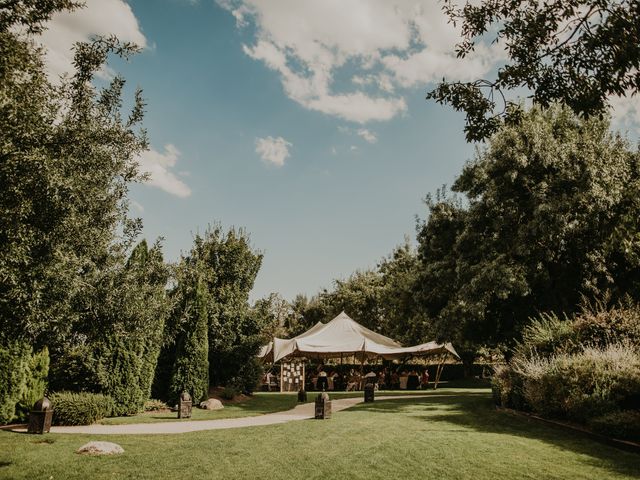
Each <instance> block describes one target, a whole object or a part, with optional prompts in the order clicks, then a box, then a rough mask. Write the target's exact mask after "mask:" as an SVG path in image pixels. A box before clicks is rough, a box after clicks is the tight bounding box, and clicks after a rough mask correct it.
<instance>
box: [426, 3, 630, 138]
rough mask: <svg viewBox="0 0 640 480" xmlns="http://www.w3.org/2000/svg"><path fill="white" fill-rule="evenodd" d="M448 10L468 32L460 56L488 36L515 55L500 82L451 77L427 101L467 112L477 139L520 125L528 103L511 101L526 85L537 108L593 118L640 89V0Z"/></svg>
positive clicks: (452, 5) (469, 130)
mask: <svg viewBox="0 0 640 480" xmlns="http://www.w3.org/2000/svg"><path fill="white" fill-rule="evenodd" d="M444 9H445V11H446V12H447V14H448V15H449V17H450V19H451V20H452V21H453V22H455V23H457V24H459V25H461V28H462V30H461V31H462V41H461V43H460V44H459V45H458V47H457V55H458V57H465V56H467V55H468V54H470V53H471V52H473V50H474V47H475V45H476V42H477V41H478V40H479V39H480V38H482V37H484V36H486V35H487V32H490V34H491V35H494V36H495V38H496V39H500V40H501V44H502V45H504V48H505V50H506V53H507V57H508V60H507V61H506V63H505V65H503V66H501V67H500V68H498V71H497V74H496V79H495V80H476V81H472V82H447V81H446V80H443V82H442V83H441V84H440V85H439V86H438V87H437V88H436V89H435V90H433V91H431V92H429V94H428V96H427V98H431V99H435V100H436V101H437V102H439V103H449V104H451V106H453V107H454V108H455V109H456V110H458V111H460V110H461V111H464V112H465V113H466V115H467V123H466V126H465V132H466V135H467V139H468V140H469V141H472V140H482V139H485V138H488V137H489V136H490V135H491V134H493V133H495V132H496V131H497V130H498V129H499V128H500V125H501V124H502V120H506V122H507V123H515V122H518V121H519V120H520V118H521V116H522V110H521V108H520V106H519V105H518V104H514V103H513V102H510V101H507V100H506V99H505V95H506V92H507V91H509V90H516V89H521V88H524V89H526V90H529V91H531V93H532V98H533V101H534V103H535V104H537V105H541V106H543V107H548V106H550V105H551V104H553V103H554V102H561V103H564V104H566V105H568V106H569V107H570V108H571V109H572V110H573V111H574V112H576V113H577V114H580V115H583V116H585V117H589V116H598V115H601V114H603V113H606V111H607V107H608V105H609V99H610V97H612V96H626V95H634V94H636V93H638V92H640V82H639V79H640V76H639V75H640V74H639V73H638V63H639V62H640V46H639V45H640V43H639V42H638V41H637V39H638V35H639V33H640V27H638V21H637V20H638V13H639V9H640V7H639V6H638V2H637V1H625V2H620V1H617V0H564V1H562V2H530V1H528V0H484V1H482V2H480V3H479V4H471V3H469V2H466V3H465V5H464V6H463V7H461V8H460V7H458V6H456V5H455V2H454V1H452V0H447V1H446V2H445V6H444Z"/></svg>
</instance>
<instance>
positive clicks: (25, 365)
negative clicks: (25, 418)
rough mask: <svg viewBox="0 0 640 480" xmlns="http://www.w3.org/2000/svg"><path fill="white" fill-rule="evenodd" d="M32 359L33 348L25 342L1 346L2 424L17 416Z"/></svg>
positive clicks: (0, 405) (0, 399) (0, 387)
mask: <svg viewBox="0 0 640 480" xmlns="http://www.w3.org/2000/svg"><path fill="white" fill-rule="evenodd" d="M30 358H31V347H29V345H27V344H26V343H24V342H19V341H13V342H8V343H7V344H4V345H2V344H0V424H5V423H9V422H10V421H11V420H12V419H13V418H14V416H15V411H16V404H17V403H18V401H19V400H20V398H21V397H22V396H23V395H24V393H25V391H26V386H27V380H28V378H29V361H30Z"/></svg>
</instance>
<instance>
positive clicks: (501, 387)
mask: <svg viewBox="0 0 640 480" xmlns="http://www.w3.org/2000/svg"><path fill="white" fill-rule="evenodd" d="M492 387H493V391H494V400H496V403H498V404H499V405H500V406H502V407H505V408H514V409H516V410H525V411H526V410H529V409H530V408H529V405H528V404H527V402H526V400H525V397H524V393H523V385H522V377H521V376H520V375H518V374H517V373H516V372H514V371H513V369H512V368H511V367H509V366H507V365H500V366H498V367H496V369H495V373H494V375H493V379H492Z"/></svg>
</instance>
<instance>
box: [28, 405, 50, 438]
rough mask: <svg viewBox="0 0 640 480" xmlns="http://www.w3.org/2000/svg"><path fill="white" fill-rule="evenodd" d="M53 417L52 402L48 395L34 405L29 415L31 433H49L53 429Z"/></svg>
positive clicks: (29, 430)
mask: <svg viewBox="0 0 640 480" xmlns="http://www.w3.org/2000/svg"><path fill="white" fill-rule="evenodd" d="M52 418H53V409H52V408H51V402H50V401H49V399H48V398H47V397H43V398H41V399H40V400H38V401H37V402H36V403H35V404H34V405H33V410H31V414H30V415H29V427H28V428H27V432H29V433H49V430H51V419H52Z"/></svg>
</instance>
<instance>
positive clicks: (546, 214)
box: [418, 107, 640, 346]
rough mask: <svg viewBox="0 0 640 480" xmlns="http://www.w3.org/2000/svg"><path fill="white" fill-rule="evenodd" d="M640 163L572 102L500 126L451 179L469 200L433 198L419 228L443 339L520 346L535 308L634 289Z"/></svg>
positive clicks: (427, 301)
mask: <svg viewBox="0 0 640 480" xmlns="http://www.w3.org/2000/svg"><path fill="white" fill-rule="evenodd" d="M639 165H640V164H639V157H638V154H637V152H631V151H630V150H629V148H628V145H627V143H626V142H625V141H624V140H623V139H621V138H620V137H618V136H615V135H613V134H611V133H610V132H609V130H608V122H607V121H605V120H597V119H591V120H580V119H578V118H577V117H576V116H575V115H573V114H572V113H571V111H569V110H568V109H566V108H560V107H553V108H550V109H548V110H544V111H543V110H541V109H539V108H533V109H531V110H530V111H529V112H527V113H526V115H524V116H523V119H522V122H521V123H520V124H519V125H517V126H507V127H505V128H503V129H502V130H500V132H498V133H497V134H496V135H495V136H494V137H493V138H492V139H491V142H490V143H489V145H488V146H487V148H486V149H484V150H482V151H480V152H479V153H478V156H477V158H476V159H475V161H473V162H471V163H469V164H467V165H466V166H465V168H464V170H463V172H462V174H461V175H460V176H459V177H458V179H457V180H456V182H455V184H454V187H453V188H454V190H455V191H456V192H459V193H461V194H464V195H466V197H467V199H468V205H467V206H462V205H461V204H460V202H458V201H456V199H446V198H445V199H442V200H440V201H437V202H431V203H429V210H430V214H429V218H428V220H427V222H426V223H425V224H424V225H423V226H422V227H421V229H420V231H419V234H418V241H419V248H418V254H419V259H420V263H421V267H420V270H421V275H420V278H419V287H418V292H419V293H418V295H419V302H420V304H421V306H422V307H423V309H424V310H425V312H426V313H427V314H428V317H429V319H430V320H431V321H432V322H433V327H434V329H435V331H436V334H437V336H438V338H441V339H449V340H450V341H452V342H453V343H454V344H455V345H456V346H458V345H464V344H465V342H469V343H471V344H476V345H478V344H487V345H489V346H497V345H500V344H502V343H507V344H511V345H513V341H514V339H518V338H520V336H521V334H522V331H523V329H524V328H525V327H526V325H528V324H529V319H530V318H531V317H533V316H535V315H536V314H537V313H538V312H540V311H543V312H550V313H555V314H557V315H562V314H567V315H571V314H572V313H574V312H576V311H578V310H579V309H580V305H581V303H582V299H583V298H585V297H587V298H594V297H602V296H603V295H605V292H608V294H609V304H611V303H615V302H616V301H618V300H619V299H622V298H624V297H625V296H626V295H632V296H633V295H636V297H637V295H638V292H639V291H640V288H638V287H639V286H640V276H639V275H638V271H640V270H639V269H638V267H639V266H640V263H638V258H640V257H635V256H633V255H630V254H629V252H633V251H636V250H637V249H638V248H639V246H640V244H639V243H638V242H639V240H640V236H639V235H638V234H639V232H640V228H639V226H638V224H637V214H636V212H637V206H636V200H635V199H636V198H638V197H639V196H640V195H638V194H639V193H640V188H639V186H640V168H638V167H639ZM634 222H635V223H634ZM636 299H637V298H636Z"/></svg>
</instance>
